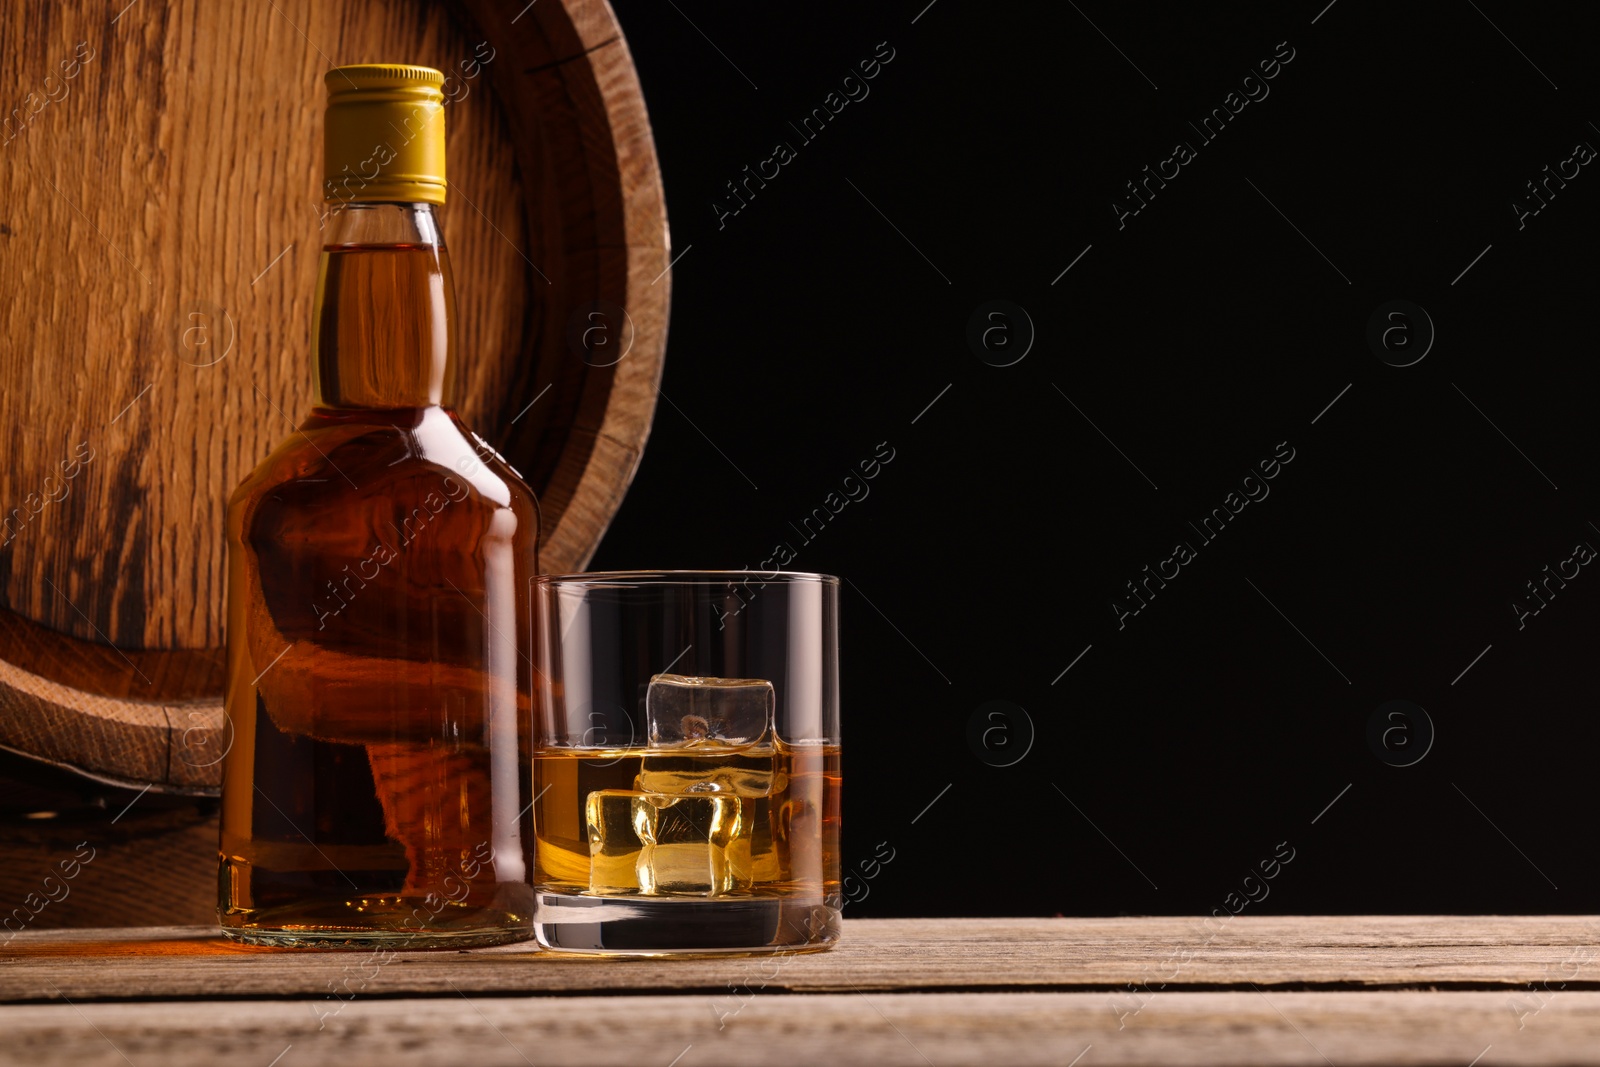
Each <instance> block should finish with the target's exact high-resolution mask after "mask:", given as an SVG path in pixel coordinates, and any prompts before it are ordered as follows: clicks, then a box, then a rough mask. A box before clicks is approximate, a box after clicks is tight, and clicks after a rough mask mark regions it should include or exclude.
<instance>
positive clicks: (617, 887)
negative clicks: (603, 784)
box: [585, 789, 751, 896]
mask: <svg viewBox="0 0 1600 1067" xmlns="http://www.w3.org/2000/svg"><path fill="white" fill-rule="evenodd" d="M585 807H586V812H585V814H586V817H587V821H588V828H589V888H590V890H591V891H592V892H595V893H600V894H606V895H614V894H632V893H637V894H641V895H645V896H720V895H722V894H726V893H732V892H735V891H737V890H741V889H749V888H750V879H751V862H750V825H749V821H748V820H747V819H745V818H744V811H743V804H742V802H741V801H740V800H739V798H738V797H736V796H733V795H730V794H727V793H694V794H681V795H670V794H665V793H647V792H641V791H637V790H630V789H597V790H595V791H594V792H592V793H590V794H589V798H588V802H587V804H586V805H585Z"/></svg>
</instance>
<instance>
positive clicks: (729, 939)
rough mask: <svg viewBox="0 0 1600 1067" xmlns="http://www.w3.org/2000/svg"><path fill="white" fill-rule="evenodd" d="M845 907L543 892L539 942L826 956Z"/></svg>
mask: <svg viewBox="0 0 1600 1067" xmlns="http://www.w3.org/2000/svg"><path fill="white" fill-rule="evenodd" d="M841 906H842V901H840V900H838V899H827V900H825V899H824V898H822V897H812V898H810V899H806V898H802V897H724V898H719V899H715V900H707V899H704V898H697V897H642V896H591V895H587V894H580V893H554V892H547V891H541V892H540V893H538V895H537V897H536V902H535V905H534V917H533V933H534V937H535V938H537V939H538V942H539V944H540V945H542V946H543V947H545V948H547V949H550V950H552V951H556V952H581V953H588V954H592V955H608V956H732V955H766V954H772V953H780V952H781V953H791V952H818V951H821V950H823V949H826V948H830V947H832V946H833V945H834V944H835V943H836V942H837V941H838V940H839V933H840V915H839V912H840V908H841Z"/></svg>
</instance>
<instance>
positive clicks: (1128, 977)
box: [0, 916, 1600, 1067]
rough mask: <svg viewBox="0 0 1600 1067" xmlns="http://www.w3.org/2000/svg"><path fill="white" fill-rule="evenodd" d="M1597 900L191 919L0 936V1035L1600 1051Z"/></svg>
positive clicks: (1200, 1058) (919, 1060)
mask: <svg viewBox="0 0 1600 1067" xmlns="http://www.w3.org/2000/svg"><path fill="white" fill-rule="evenodd" d="M1597 944H1600V918H1595V917H1581V916H1580V917H1571V916H1557V917H1548V916H1517V917H1481V916H1475V917H1441V916H1424V917H1418V916H1351V917H1340V916H1312V917H1270V916H1267V917H1247V916H1240V917H1238V918H1235V919H1232V920H1231V921H1229V922H1226V923H1219V922H1215V921H1213V922H1212V924H1211V926H1209V927H1208V926H1205V925H1202V922H1201V920H1199V919H1195V918H1123V919H915V920H909V919H905V920H889V919H876V920H872V919H855V920H849V921H847V923H846V927H845V939H844V942H843V943H842V944H841V946H840V947H839V948H838V949H836V950H834V951H833V952H829V953H823V954H817V955H797V956H791V957H786V958H770V957H768V958H746V959H711V960H600V959H579V958H572V957H563V956H555V955H547V954H542V953H538V952H535V951H531V950H530V949H529V947H528V946H526V945H517V946H507V947H502V948H497V949H482V950H476V951H470V952H406V953H396V954H392V955H391V956H389V957H381V956H380V957H374V956H372V955H370V954H366V953H353V954H352V953H326V952H295V951H282V950H271V949H257V948H248V947H243V946H237V945H233V944H230V943H228V942H225V941H222V940H221V939H219V938H218V937H217V936H216V935H215V932H214V931H213V930H209V929H206V928H201V927H176V928H149V929H135V930H75V931H47V932H26V933H22V934H19V935H17V936H16V937H14V938H13V939H12V940H11V941H10V942H9V943H6V944H4V945H3V946H0V1062H4V1063H23V1064H29V1065H36V1064H45V1063H55V1062H61V1063H73V1064H108V1065H118V1067H126V1065H128V1064H134V1065H138V1067H144V1065H146V1064H152V1065H153V1064H173V1065H187V1064H215V1063H223V1062H227V1063H230V1064H255V1065H259V1067H268V1065H275V1067H302V1065H306V1064H313V1063H328V1064H339V1065H341V1067H358V1065H362V1064H381V1065H383V1067H402V1065H406V1064H430V1065H431V1064H456V1063H459V1064H472V1065H475V1067H476V1065H491V1064H510V1065H520V1064H538V1065H539V1067H547V1065H558V1064H578V1065H584V1067H599V1065H604V1064H626V1065H629V1067H704V1065H708V1064H777V1063H783V1064H805V1065H812V1064H822V1065H825V1067H832V1065H835V1064H843V1063H870V1064H910V1065H920V1064H934V1065H938V1067H945V1065H952V1067H953V1065H956V1064H979V1065H982V1067H998V1065H1002V1064H1034V1063H1038V1064H1052V1065H1057V1067H1067V1065H1070V1064H1079V1065H1081V1067H1098V1065H1100V1064H1130V1063H1175V1064H1230V1065H1232V1064H1317V1065H1320V1064H1337V1065H1339V1067H1345V1065H1347V1064H1369V1063H1373V1064H1375V1063H1393V1064H1451V1065H1455V1067H1468V1065H1469V1064H1477V1065H1479V1067H1488V1065H1490V1064H1502V1063H1580V1062H1581V1063H1600V964H1597V963H1596V960H1597V959H1600V949H1597V948H1595V947H1592V946H1595V945H1597Z"/></svg>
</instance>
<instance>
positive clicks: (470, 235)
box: [0, 0, 671, 936]
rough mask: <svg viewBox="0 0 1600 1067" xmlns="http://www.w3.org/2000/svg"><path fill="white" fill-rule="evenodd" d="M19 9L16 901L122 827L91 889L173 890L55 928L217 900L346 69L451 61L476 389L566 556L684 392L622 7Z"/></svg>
mask: <svg viewBox="0 0 1600 1067" xmlns="http://www.w3.org/2000/svg"><path fill="white" fill-rule="evenodd" d="M118 8H121V10H120V11H119V10H118ZM0 20H3V21H0V29H3V38H4V40H5V41H6V47H5V48H4V49H0V86H5V87H6V91H7V92H8V93H9V94H10V95H11V96H12V97H14V99H7V100H5V101H4V106H5V107H6V108H8V109H10V110H9V111H8V112H7V114H6V115H5V116H4V118H3V119H0V140H3V141H4V144H3V146H0V271H3V274H0V278H3V282H4V288H5V294H6V295H5V300H4V301H3V302H0V383H3V392H0V433H3V434H4V435H5V437H4V440H5V442H6V455H5V462H4V463H0V508H3V509H4V511H3V514H0V749H3V750H7V751H8V753H9V754H8V755H6V756H5V758H4V759H3V761H0V852H4V853H5V854H6V856H7V859H8V862H7V863H5V864H0V913H4V912H5V911H6V909H10V908H12V907H13V904H14V902H20V901H21V900H22V899H23V898H24V896H26V895H27V894H29V893H30V892H32V891H33V889H34V888H35V887H34V885H33V883H35V882H37V881H39V879H40V878H41V877H42V876H44V875H46V874H48V873H49V872H50V870H51V869H53V868H52V867H51V864H52V863H54V862H55V859H54V858H55V857H57V856H58V855H62V854H63V853H62V852H61V850H62V849H63V848H65V849H66V850H67V852H66V853H65V855H71V854H72V852H73V849H74V847H75V846H76V843H77V842H78V841H79V840H91V841H93V840H98V841H100V842H101V848H100V852H99V853H97V858H96V859H94V860H93V861H92V862H91V863H89V864H88V865H86V866H83V868H82V872H81V874H80V878H82V879H87V881H79V882H78V883H77V884H78V885H79V886H80V888H82V887H85V886H89V885H91V884H92V883H94V881H95V879H99V878H105V879H107V882H106V884H107V885H108V886H109V885H113V884H116V882H117V880H118V879H119V878H121V879H123V884H124V886H125V887H128V886H137V887H139V889H140V893H141V894H142V898H141V899H139V900H135V901H128V902H125V903H119V901H118V900H116V899H112V898H114V897H117V896H118V894H116V893H112V892H110V891H109V890H108V892H107V894H106V897H107V899H106V900H104V901H102V900H100V898H99V897H95V902H94V903H93V906H89V907H83V906H71V907H69V906H66V905H61V906H54V905H53V906H52V907H54V913H52V912H51V911H50V909H48V908H46V909H41V910H39V911H37V912H33V911H31V909H30V913H29V914H30V916H31V918H30V919H29V921H30V922H31V923H32V924H33V925H59V924H62V923H71V924H73V925H92V924H96V923H104V922H116V921H122V920H123V919H126V920H128V921H152V915H154V914H156V913H157V912H159V913H160V914H161V915H163V916H166V917H167V919H168V920H169V921H176V919H177V918H178V917H182V916H188V917H189V918H190V919H191V920H194V919H195V918H196V916H197V915H198V916H201V917H202V919H201V920H200V921H203V915H204V914H207V913H209V912H210V910H211V908H212V907H213V903H214V895H215V890H214V884H215V883H214V880H213V879H214V870H213V868H214V865H215V861H216V853H215V835H216V828H215V823H214V821H209V817H210V815H211V811H210V810H209V809H210V808H212V807H214V804H212V803H211V802H210V801H209V799H208V798H211V797H214V796H216V795H217V793H218V791H219V785H220V773H221V757H222V753H223V752H224V751H225V749H226V746H227V745H228V743H229V739H230V737H231V733H230V731H229V729H228V725H227V723H226V721H225V719H224V716H223V712H222V679H223V662H224V659H223V640H224V637H223V621H224V618H225V603H224V601H225V588H226V573H225V553H224V544H223V515H224V509H225V505H226V501H227V497H228V494H229V493H230V492H231V490H232V489H233V487H234V486H235V485H237V484H238V483H239V482H240V481H241V480H242V479H243V478H244V476H245V475H246V474H247V473H248V472H249V471H250V470H251V469H252V468H253V467H254V466H255V465H256V463H257V462H259V460H260V459H261V458H262V457H264V456H265V455H266V454H267V452H268V451H269V450H270V449H271V448H272V447H273V445H274V444H276V442H277V441H278V440H280V439H281V438H283V437H284V436H286V435H287V434H289V433H291V432H293V428H294V425H295V424H296V422H297V421H298V420H299V418H301V417H302V416H303V415H304V414H305V412H306V411H307V410H308V409H309V407H310V404H311V389H312V368H311V365H310V329H311V309H312V297H313V294H314V290H315V284H316V274H317V261H318V254H319V251H320V243H321V240H320V229H321V224H322V222H323V212H324V210H325V209H324V207H323V204H322V199H321V144H322V111H323V106H324V100H323V88H322V74H323V73H324V72H325V71H326V70H327V69H328V68H329V67H330V66H334V65H338V64H344V63H358V62H394V61H402V62H409V63H419V64H423V65H427V66H432V67H436V68H438V69H440V70H442V71H444V72H445V74H446V75H447V81H446V84H445V95H446V98H447V102H446V105H445V116H446V129H447V146H448V155H449V176H450V191H449V204H448V206H447V207H446V209H445V211H444V231H445V238H446V241H447V243H448V244H449V246H450V248H451V253H452V260H453V264H454V268H455V278H456V288H457V297H458V304H457V308H458V321H459V323H460V329H461V335H460V337H459V346H458V347H459V351H460V352H461V354H462V362H463V368H462V376H463V377H462V386H463V388H462V398H463V399H462V403H461V404H460V411H461V414H462V416H463V418H464V419H465V421H466V422H467V424H468V425H470V426H472V427H473V428H474V429H476V430H477V431H478V433H479V434H480V435H481V436H482V437H483V438H484V439H485V441H487V442H488V443H489V444H490V445H492V446H493V447H495V448H497V449H499V450H500V452H501V453H502V454H504V455H505V456H506V457H507V458H508V459H509V460H510V461H511V462H512V464H513V465H515V466H516V467H517V468H518V470H520V471H521V472H522V473H523V474H524V476H525V477H526V478H527V480H528V482H529V484H530V485H532V486H533V488H534V489H535V491H536V492H537V493H538V495H539V500H540V504H541V509H542V515H543V528H544V531H545V538H544V541H543V544H542V546H541V552H540V562H541V565H542V566H543V568H544V569H546V570H550V571H566V570H577V569H581V568H582V567H583V566H584V564H585V563H586V562H587V560H588V558H589V556H590V555H591V554H592V553H593V551H594V548H595V545H596V544H597V542H598V540H599V538H600V536H601V534H602V533H603V532H604V530H605V528H606V525H607V523H608V522H609V521H610V519H611V516H612V515H613V513H614V512H615V510H616V508H617V505H618V504H619V503H620V501H621V498H622V494H623V492H624V491H625V490H626V488H627V485H628V482H629V481H630V479H631V478H632V476H633V472H634V470H635V468H636V467H637V464H638V461H639V457H640V454H641V450H642V449H643V447H644V443H645V438H646V436H647V435H648V432H649V427H650V420H651V417H652V414H653V412H654V408H655V393H656V388H657V384H658V382H659V380H660V375H661V364H662V355H663V349H664V347H665V342H666V325H667V305H668V296H669V293H670V289H671V278H670V274H669V271H668V265H669V262H670V253H669V240H668V234H667V224H666V217H665V207H664V201H663V197H662V191H661V181H660V174H659V171H658V169H657V164H656V157H655V149H654V145H653V143H652V141H651V136H650V126H649V121H648V119H647V117H646V114H645V109H644V104H643V101H642V98H641V96H640V92H639V85H638V80H637V77H636V75H635V72H634V69H633V64H632V60H631V58H630V56H629V53H628V49H627V45H626V42H625V41H624V40H623V38H622V35H621V31H620V29H619V28H618V26H617V23H616V20H615V18H614V16H613V15H612V12H611V10H610V8H609V6H608V5H607V4H606V3H605V0H542V2H539V3H528V4H526V5H525V6H524V5H522V4H520V3H509V4H508V3H500V2H489V0H465V2H463V3H461V4H459V5H455V4H446V5H440V4H435V3H428V2H425V0H377V2H374V0H273V2H272V3H268V4H260V5H257V4H216V3H211V2H209V0H135V2H134V3H130V4H128V5H127V6H126V7H121V5H120V4H112V5H109V6H108V5H104V4H98V3H86V2H71V3H64V4H40V3H38V2H36V0H10V2H9V3H7V4H6V5H5V6H4V7H0ZM52 764H53V765H54V767H50V766H48V765H52ZM146 793H148V794H149V795H148V796H147V795H146ZM161 794H165V797H162V796H160V795H161ZM131 798H138V799H137V802H136V803H133V806H132V807H131V808H129V809H128V813H127V814H125V815H123V816H121V817H119V818H116V821H115V822H113V821H112V820H113V817H114V816H117V813H118V811H119V809H120V808H121V807H122V804H123V803H124V802H125V801H129V800H130V799H131ZM146 813H149V818H146ZM152 820H153V828H151V825H148V824H151V821H152ZM140 826H145V827H146V828H147V829H148V832H147V833H143V834H142V835H141V832H140V831H138V830H137V829H130V828H137V827H140ZM96 835H98V837H97V836H96ZM89 847H91V848H93V847H94V845H93V844H92V843H91V844H90V846H89ZM97 865H98V870H95V868H96V866H97ZM35 868H37V869H35ZM157 868H159V869H157ZM91 871H92V872H93V877H92V878H91V877H90V873H89V872H91ZM92 895H93V894H91V893H89V892H87V891H86V890H85V891H84V892H80V893H79V898H80V900H82V899H83V898H85V897H87V896H92ZM163 907H165V910H161V909H162V908H163ZM153 909H154V910H153ZM197 909H198V910H197ZM0 936H3V935H0Z"/></svg>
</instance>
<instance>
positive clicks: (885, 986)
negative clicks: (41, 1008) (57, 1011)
mask: <svg viewBox="0 0 1600 1067" xmlns="http://www.w3.org/2000/svg"><path fill="white" fill-rule="evenodd" d="M1597 944H1600V920H1597V919H1596V918H1594V917H1584V916H1506V917H1484V916H1470V917H1451V916H1310V917H1306V916H1281V917H1279V916H1248V917H1247V916H1240V917H1238V918H1236V919H1233V920H1232V921H1231V922H1229V923H1226V924H1223V925H1221V926H1220V927H1219V928H1217V929H1208V928H1206V927H1202V926H1201V924H1200V921H1199V920H1197V919H1194V918H1125V919H853V920H848V921H847V922H846V926H845V936H844V941H843V943H842V944H841V945H840V946H839V947H838V948H837V949H835V950H833V951H832V952H827V953H821V954H815V955H798V956H792V957H788V958H777V959H774V958H770V957H767V958H759V957H758V958H749V959H704V960H604V959H583V958H574V957H570V956H560V955H552V954H546V953H540V952H537V951H536V950H535V949H533V948H532V947H531V946H529V945H527V944H523V945H515V946H505V947H502V948H499V949H486V950H478V951H472V952H404V953H396V954H393V955H392V956H391V957H387V958H385V957H377V958H375V957H373V956H372V955H370V954H367V953H344V952H337V953H330V952H310V951H284V950H278V949H260V948H251V947H247V946H240V945H234V944H231V943H229V942H226V941H223V940H221V939H220V938H219V937H217V936H216V933H215V931H214V930H207V929H205V928H200V927H178V928H164V929H163V928H156V929H146V930H76V931H67V930H61V931H52V932H40V933H31V932H30V933H23V934H20V935H18V936H16V937H15V938H13V939H12V940H11V941H10V942H9V943H6V944H4V945H3V946H0V1002H12V1003H22V1002H30V1001H33V1002H47V1001H52V1000H58V999H59V998H61V997H66V998H69V999H71V1000H72V1001H74V1002H79V1003H82V1002H85V1001H94V1000H126V999H133V998H139V999H182V998H195V997H203V998H208V999H215V998H219V997H285V996H304V997H322V998H328V997H331V996H335V995H337V996H344V997H350V996H356V997H359V998H361V999H370V998H373V997H396V996H416V995H446V996H455V995H456V994H457V993H458V992H459V993H480V994H494V995H511V994H519V993H560V994H566V995H572V994H577V993H584V992H596V993H599V992H606V993H627V994H635V995H648V994H652V993H669V992H677V991H690V990H692V991H697V992H700V993H727V992H728V991H729V990H730V989H732V988H737V989H741V990H762V989H764V990H766V991H768V992H779V991H788V992H803V993H822V992H838V991H845V992H850V991H855V990H862V991H867V992H871V991H875V990H880V991H902V990H917V991H923V992H930V991H1005V990H1019V991H1024V990H1032V991H1046V990H1058V991H1076V990H1088V989H1101V990H1111V989H1116V988H1125V987H1126V986H1127V985H1128V984H1130V983H1132V984H1134V985H1135V986H1139V987H1141V988H1142V989H1145V990H1148V991H1155V990H1159V989H1162V988H1163V987H1164V988H1165V989H1166V990H1168V991H1171V990H1177V989H1189V990H1195V989H1217V988H1235V989H1249V988H1251V986H1252V985H1253V986H1256V987H1259V988H1261V989H1264V990H1269V991H1270V990H1274V989H1278V990H1285V989H1300V990H1318V989H1321V990H1337V989H1359V988H1363V987H1366V988H1384V987H1388V988H1446V989H1448V988H1458V989H1480V990H1494V989H1497V988H1515V987H1524V988H1525V987H1527V986H1529V985H1530V984H1534V985H1537V984H1539V983H1549V984H1550V985H1551V986H1552V987H1555V986H1556V985H1557V984H1558V983H1562V982H1565V983H1566V988H1567V989H1568V990H1576V989H1580V988H1590V989H1600V966H1593V965H1591V963H1590V960H1591V958H1592V957H1596V956H1600V950H1597V949H1594V948H1589V947H1587V946H1594V945H1597ZM1146 995H1147V994H1146Z"/></svg>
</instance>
